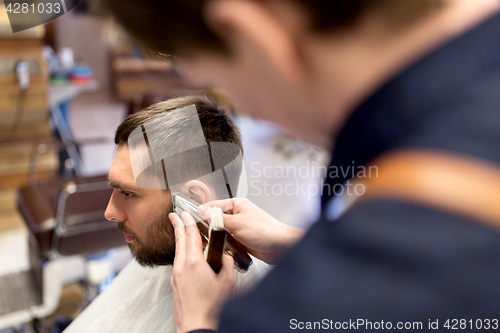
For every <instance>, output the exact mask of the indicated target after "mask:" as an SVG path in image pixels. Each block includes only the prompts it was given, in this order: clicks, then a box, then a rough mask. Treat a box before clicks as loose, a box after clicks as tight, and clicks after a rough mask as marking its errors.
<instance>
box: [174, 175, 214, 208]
mask: <svg viewBox="0 0 500 333" xmlns="http://www.w3.org/2000/svg"><path fill="white" fill-rule="evenodd" d="M181 195H182V196H184V197H186V198H190V199H193V200H194V201H196V202H197V203H199V204H203V203H206V202H209V201H211V200H212V193H211V191H210V188H209V187H208V186H207V185H206V184H205V183H203V182H201V181H199V180H190V181H188V182H187V183H185V184H184V185H183V186H182V188H181Z"/></svg>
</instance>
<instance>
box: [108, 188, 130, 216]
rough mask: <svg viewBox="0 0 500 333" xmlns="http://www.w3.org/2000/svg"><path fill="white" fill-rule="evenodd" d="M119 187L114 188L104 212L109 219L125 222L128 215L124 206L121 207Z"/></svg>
mask: <svg viewBox="0 0 500 333" xmlns="http://www.w3.org/2000/svg"><path fill="white" fill-rule="evenodd" d="M118 194H119V193H118V191H117V189H114V190H113V193H112V194H111V198H110V199H109V202H108V206H107V207H106V211H105V212H104V217H105V218H106V220H108V221H116V222H123V221H125V218H126V215H125V212H124V211H123V209H122V208H120V202H119V201H120V200H119V198H118Z"/></svg>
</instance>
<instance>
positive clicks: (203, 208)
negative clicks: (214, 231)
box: [196, 205, 212, 220]
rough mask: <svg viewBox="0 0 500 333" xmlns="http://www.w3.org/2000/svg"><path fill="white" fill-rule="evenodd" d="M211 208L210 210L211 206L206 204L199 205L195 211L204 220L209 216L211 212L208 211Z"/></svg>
mask: <svg viewBox="0 0 500 333" xmlns="http://www.w3.org/2000/svg"><path fill="white" fill-rule="evenodd" d="M211 210H212V208H211V207H209V206H207V205H200V206H199V207H198V210H197V211H196V213H197V214H198V216H199V217H201V218H202V219H204V220H206V219H209V218H210V213H211V212H210V211H211Z"/></svg>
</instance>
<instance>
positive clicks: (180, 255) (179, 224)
mask: <svg viewBox="0 0 500 333" xmlns="http://www.w3.org/2000/svg"><path fill="white" fill-rule="evenodd" d="M168 218H169V219H170V222H172V226H173V227H174V233H175V259H174V263H182V262H183V261H184V258H185V257H186V228H185V227H184V222H183V221H182V220H181V218H180V217H179V215H177V214H176V213H170V214H168Z"/></svg>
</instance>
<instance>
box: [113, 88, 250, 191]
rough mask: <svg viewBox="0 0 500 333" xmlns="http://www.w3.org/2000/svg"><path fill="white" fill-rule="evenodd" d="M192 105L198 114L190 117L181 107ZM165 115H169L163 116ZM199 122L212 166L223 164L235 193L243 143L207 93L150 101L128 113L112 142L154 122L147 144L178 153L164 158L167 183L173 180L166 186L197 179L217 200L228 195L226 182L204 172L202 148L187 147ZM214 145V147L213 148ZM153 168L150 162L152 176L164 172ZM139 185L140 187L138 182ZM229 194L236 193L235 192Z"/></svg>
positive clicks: (119, 142) (124, 139) (126, 139)
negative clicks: (208, 187) (148, 103)
mask: <svg viewBox="0 0 500 333" xmlns="http://www.w3.org/2000/svg"><path fill="white" fill-rule="evenodd" d="M191 105H194V106H196V111H197V115H194V116H193V113H192V112H183V110H182V109H181V108H184V107H188V106H191ZM178 109H180V110H178ZM174 110H177V111H174ZM167 114H169V116H168V117H164V116H165V115H167ZM198 119H199V120H198ZM153 120H154V121H153ZM198 121H199V123H200V124H201V129H202V130H203V135H204V137H205V140H206V142H207V144H208V145H210V146H211V147H212V149H211V154H212V156H213V159H214V161H215V162H214V163H215V164H216V165H215V168H216V169H220V167H221V166H224V167H225V170H226V175H227V178H228V179H227V182H228V184H231V190H232V192H236V191H237V187H238V181H239V177H240V174H241V170H242V160H241V157H242V154H243V146H242V143H241V134H240V131H239V129H238V127H237V126H236V124H235V123H234V122H233V120H232V119H231V117H230V116H229V114H228V112H227V110H226V109H225V108H224V107H222V106H220V105H219V104H217V102H216V101H214V100H213V99H211V98H209V97H207V96H187V97H180V98H175V99H170V100H167V101H164V102H160V103H156V104H153V105H151V106H150V107H148V108H146V109H144V110H142V111H139V112H137V113H134V114H132V115H130V116H128V117H127V118H126V119H125V120H124V121H123V122H122V123H121V124H120V126H118V129H117V130H116V133H115V144H117V145H123V144H128V142H129V137H130V135H131V134H132V132H133V131H134V130H135V129H137V128H139V127H141V126H142V125H145V124H146V123H148V124H154V125H153V126H154V128H152V127H151V126H150V127H149V128H151V129H152V131H151V133H154V140H153V139H152V137H150V138H149V140H150V141H151V142H149V143H148V144H151V146H152V148H154V149H157V150H156V151H158V149H161V150H162V153H168V151H173V150H175V151H176V152H180V153H177V154H175V156H174V157H173V158H171V159H169V160H166V161H164V163H165V164H167V167H168V168H169V170H171V171H170V172H169V174H168V182H169V183H170V182H171V181H172V180H176V181H175V182H172V183H171V184H167V188H168V189H170V190H173V189H175V187H173V188H172V186H171V185H179V184H180V183H182V182H185V181H188V180H191V179H200V180H202V181H204V182H206V183H208V184H207V185H210V186H211V187H212V188H213V189H214V191H215V193H214V194H215V196H216V197H217V198H218V199H223V198H227V197H228V190H227V187H226V183H225V182H223V181H222V182H221V181H220V179H217V176H216V175H215V174H210V172H207V166H206V165H207V161H206V160H203V158H200V153H203V147H199V148H197V149H190V148H191V147H190V143H191V141H192V138H193V137H194V136H195V135H197V134H199V133H193V131H195V130H196V126H193V124H194V123H197V122H198ZM146 127H147V125H146ZM198 128H199V125H198ZM153 141H154V142H153ZM218 143H224V144H218ZM153 145H156V147H153ZM214 145H215V147H216V148H215V149H214V148H213V147H214ZM205 147H206V146H205ZM200 149H201V150H200ZM206 149H207V148H205V151H206ZM166 155H167V154H166ZM235 158H236V159H235ZM132 163H134V161H132ZM156 167H157V166H154V165H153V168H152V169H151V170H149V171H148V172H150V173H151V174H153V175H155V174H156V175H159V174H161V175H163V173H162V172H158V171H155V170H154V169H155V168H156ZM160 167H161V166H160ZM209 171H211V170H209ZM161 181H163V179H162V180H161ZM138 185H139V186H140V184H138ZM231 194H232V195H233V196H235V195H236V193H231Z"/></svg>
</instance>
